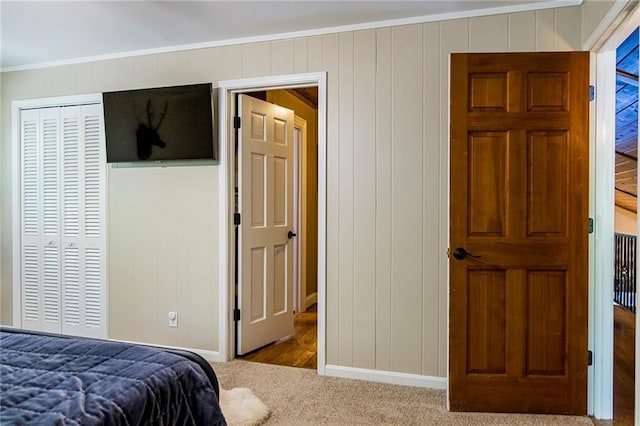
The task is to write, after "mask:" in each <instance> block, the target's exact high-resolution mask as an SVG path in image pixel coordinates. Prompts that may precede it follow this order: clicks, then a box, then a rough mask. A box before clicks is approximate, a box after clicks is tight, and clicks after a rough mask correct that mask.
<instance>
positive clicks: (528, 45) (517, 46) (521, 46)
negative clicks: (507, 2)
mask: <svg viewBox="0 0 640 426" xmlns="http://www.w3.org/2000/svg"><path fill="white" fill-rule="evenodd" d="M507 38H508V40H509V52H535V50H536V13H535V12H520V13H512V14H510V15H509V34H508V36H507Z"/></svg>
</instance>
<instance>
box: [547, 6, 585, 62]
mask: <svg viewBox="0 0 640 426" xmlns="http://www.w3.org/2000/svg"><path fill="white" fill-rule="evenodd" d="M554 11H555V25H556V26H555V49H554V50H557V51H564V50H582V39H581V37H580V33H579V32H578V31H576V28H580V24H581V22H582V8H581V7H580V6H573V7H563V8H560V9H554Z"/></svg>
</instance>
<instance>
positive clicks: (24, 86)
mask: <svg viewBox="0 0 640 426" xmlns="http://www.w3.org/2000/svg"><path fill="white" fill-rule="evenodd" d="M581 35H582V31H581V8H580V7H570V8H562V9H555V10H553V9H552V10H543V11H538V12H523V13H516V14H510V15H497V16H488V17H481V18H472V19H460V20H453V21H445V22H433V23H426V24H415V25H408V26H398V27H392V28H382V29H377V30H368V31H358V32H345V33H340V34H332V35H326V36H315V37H308V38H299V39H295V40H282V41H276V42H264V43H254V44H246V45H235V46H227V47H217V48H209V49H201V50H193V51H184V52H178V53H166V54H158V55H150V56H140V57H133V58H124V59H116V60H109V61H100V62H93V63H86V64H78V65H69V66H62V67H56V68H47V69H38V70H32V71H23V72H11V73H6V74H5V75H3V79H2V88H3V91H2V103H3V105H2V111H3V115H2V123H3V126H2V135H1V138H2V139H1V141H2V142H1V144H2V150H3V151H2V152H3V154H4V155H3V157H2V160H1V161H2V163H1V165H0V173H1V176H2V180H3V185H4V186H5V187H8V185H10V184H9V183H7V182H10V180H11V176H10V171H9V164H10V163H9V157H8V155H6V154H7V153H9V152H10V142H11V140H10V126H8V125H6V124H5V123H9V113H8V111H9V105H10V101H11V100H12V99H25V98H40V97H47V96H58V95H70V94H74V93H91V92H101V91H108V90H117V89H131V88H139V87H153V86H162V85H178V84H185V83H193V82H202V81H213V82H214V84H216V83H217V81H219V80H224V79H236V78H243V77H253V76H264V75H276V74H287V73H302V72H316V71H327V73H328V74H327V75H328V87H327V90H328V93H327V105H328V122H327V145H328V147H327V150H328V152H327V174H328V175H327V188H328V189H327V191H328V193H327V308H326V312H327V362H328V363H329V364H337V365H342V366H353V367H361V368H371V369H378V370H391V371H396V372H406V373H414V374H424V375H431V376H441V377H444V376H446V365H447V353H446V342H447V258H446V248H447V240H448V231H447V228H448V222H447V217H448V177H447V169H448V111H447V109H448V73H449V70H448V58H449V54H450V52H466V51H471V52H481V51H484V52H490V51H496V52H497V51H536V50H538V51H543V50H544V51H549V50H574V49H579V48H580V45H581ZM218 173H219V169H218V168H217V167H215V166H213V167H205V168H201V169H199V168H175V169H142V168H140V169H118V170H113V169H111V170H110V171H109V217H108V225H109V242H108V243H109V254H110V258H109V295H110V297H109V301H110V306H109V317H110V328H111V330H110V334H109V336H110V337H114V338H125V337H132V336H133V337H134V338H135V339H136V340H143V341H154V342H157V343H164V342H174V341H175V342H178V343H180V344H182V342H185V345H194V346H197V347H202V348H203V349H211V350H217V349H218V348H217V343H216V341H215V336H216V335H217V329H216V328H217V324H216V319H215V318H216V317H217V316H216V315H217V314H216V310H217V303H216V300H217V288H218V285H219V284H218V282H217V279H216V273H217V271H216V269H217V265H216V263H215V262H216V260H215V258H216V249H215V247H216V245H217V242H216V241H213V242H211V241H209V240H210V239H211V240H214V239H216V238H217V235H218V229H217V219H216V216H215V213H214V212H215V211H216V210H217V199H216V197H217V195H216V194H217V186H216V182H217V179H218ZM183 191H184V192H185V193H182V192H183ZM212 197H213V199H212ZM182 203H185V204H182ZM10 207H11V205H10V198H9V193H8V192H4V191H3V193H2V209H3V210H2V235H3V245H6V246H7V247H10V235H11V234H10V231H11V227H10V226H11V225H10V224H11V212H10ZM165 209H169V210H165ZM200 210H201V211H200ZM208 213H211V214H208ZM154 214H159V216H158V217H154ZM184 221H193V222H195V224H190V225H188V226H186V227H183V226H184V225H185V224H184ZM196 227H197V228H198V229H203V230H204V231H203V232H201V233H198V232H196ZM182 232H186V235H183V234H182ZM132 233H135V235H131V234H132ZM5 241H6V242H5ZM154 243H155V245H154ZM211 244H213V245H211ZM200 248H204V249H205V252H204V253H200V252H198V249H200ZM150 249H151V251H150V252H149V250H150ZM4 253H5V254H4V255H3V257H2V274H3V280H2V292H3V300H5V297H8V296H10V294H11V292H10V282H11V281H10V279H7V278H8V277H10V276H11V258H10V256H6V251H4ZM209 262H211V263H209ZM174 272H175V274H176V277H177V278H173V277H172V275H171V274H173V273H174ZM185 274H192V276H190V277H189V278H188V279H186V281H185V280H184V279H183V278H184V276H185ZM173 298H175V299H177V301H178V303H181V304H179V305H176V306H177V308H176V309H178V310H179V311H180V313H179V315H180V321H183V319H184V321H189V323H188V324H189V325H188V326H187V327H182V326H180V327H179V328H178V329H176V330H173V331H175V333H174V334H173V335H172V334H171V333H170V330H168V329H167V328H165V326H164V325H163V324H166V313H164V311H165V310H167V309H168V308H169V306H173V305H172V304H171V303H172V299H173ZM180 298H182V299H180ZM185 309H186V311H185ZM204 310H208V312H207V313H203V312H202V311H204ZM183 312H184V315H185V316H183ZM7 315H8V314H7V313H6V312H5V309H3V318H5V317H7ZM192 334H197V336H193V335H192ZM203 335H206V336H203Z"/></svg>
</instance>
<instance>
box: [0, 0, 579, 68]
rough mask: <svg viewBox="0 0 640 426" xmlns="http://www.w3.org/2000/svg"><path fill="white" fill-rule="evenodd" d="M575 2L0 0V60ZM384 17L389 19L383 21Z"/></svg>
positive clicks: (5, 63)
mask: <svg viewBox="0 0 640 426" xmlns="http://www.w3.org/2000/svg"><path fill="white" fill-rule="evenodd" d="M579 3H580V1H579V0H567V1H565V0H553V1H549V0H490V1H484V0H463V1H455V0H448V1H442V0H423V1H415V0H414V1H364V0H355V1H354V0H350V1H333V0H323V1H311V0H298V1H269V0H262V1H25V0H19V1H14V0H0V37H1V39H0V49H1V52H0V68H1V69H2V70H3V71H8V70H13V69H24V68H31V67H35V66H42V65H45V64H47V65H51V64H55V63H69V62H80V61H82V60H87V59H88V58H101V57H114V56H126V55H128V54H132V53H133V52H140V53H142V52H144V51H149V52H151V51H164V50H176V49H178V48H185V47H196V46H197V45H201V46H207V45H217V44H223V43H227V42H228V41H229V40H235V41H238V40H237V39H243V40H244V41H247V38H249V40H250V39H251V38H255V37H265V36H266V37H267V38H275V37H277V36H279V35H282V34H289V33H299V32H310V33H315V32H319V33H320V32H323V31H321V29H326V28H332V29H334V30H335V29H345V30H347V29H357V28H364V27H367V26H369V27H372V26H373V25H371V24H370V23H373V22H375V23H376V25H385V24H393V23H405V22H426V21H429V20H434V19H443V18H450V17H458V16H472V15H475V14H489V13H496V12H504V11H519V10H529V9H541V8H547V7H554V6H562V5H568V4H579ZM407 19H408V21H407ZM381 21H389V22H382V24H380V22H381ZM336 27H339V28H336ZM324 31H325V32H326V30H324ZM290 35H293V34H290ZM194 45H195V46H194Z"/></svg>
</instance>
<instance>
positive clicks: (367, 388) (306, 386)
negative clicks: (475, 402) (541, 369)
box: [213, 360, 593, 426]
mask: <svg viewBox="0 0 640 426" xmlns="http://www.w3.org/2000/svg"><path fill="white" fill-rule="evenodd" d="M213 369H214V370H215V372H216V374H217V375H218V379H219V381H220V387H222V388H225V389H231V388H235V387H246V388H250V389H251V390H252V391H253V393H254V394H255V395H256V396H257V397H258V398H260V399H261V400H262V401H263V402H264V403H265V404H266V406H267V407H268V408H269V410H270V411H271V416H270V417H269V418H268V419H267V421H266V422H265V423H264V424H265V425H300V426H302V425H505V426H506V425H592V424H593V423H592V422H591V420H590V419H589V418H588V417H573V416H547V415H523V414H486V413H450V412H448V411H447V409H446V394H445V391H440V390H434V389H424V388H416V387H406V386H397V385H387V384H382V383H371V382H364V381H359V380H347V379H339V378H335V377H323V376H318V375H317V374H316V372H315V371H314V370H307V369H301V368H293V367H280V366H275V365H268V364H257V363H252V362H246V361H240V360H234V361H231V362H227V363H224V364H219V363H213Z"/></svg>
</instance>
